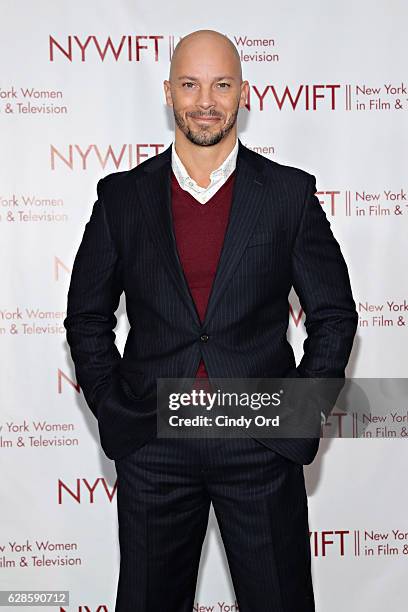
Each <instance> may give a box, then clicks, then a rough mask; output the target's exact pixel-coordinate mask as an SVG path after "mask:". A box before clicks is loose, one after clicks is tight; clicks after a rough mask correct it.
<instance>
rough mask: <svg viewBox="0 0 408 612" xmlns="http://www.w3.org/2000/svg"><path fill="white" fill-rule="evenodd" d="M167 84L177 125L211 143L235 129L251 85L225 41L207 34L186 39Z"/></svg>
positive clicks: (203, 143) (201, 142)
mask: <svg viewBox="0 0 408 612" xmlns="http://www.w3.org/2000/svg"><path fill="white" fill-rule="evenodd" d="M164 86H165V93H166V101H167V104H168V105H169V106H172V107H173V113H174V119H175V122H176V125H177V127H178V128H179V129H180V130H181V132H182V133H183V134H184V135H185V136H186V138H188V140H190V142H192V143H194V144H196V145H200V146H211V145H215V144H217V143H218V142H220V141H221V140H222V139H223V138H224V137H225V136H226V135H227V134H228V133H229V132H230V131H231V130H232V129H233V128H234V126H235V124H236V120H237V115H238V110H239V108H240V107H242V106H244V105H245V103H246V97H247V87H248V84H247V82H246V81H245V82H241V74H240V66H239V62H237V58H236V57H235V56H234V54H233V53H232V52H231V50H230V49H229V48H228V47H226V45H225V43H224V42H223V41H219V40H217V39H216V40H212V39H211V38H205V37H204V38H203V39H199V40H193V41H186V43H185V46H183V48H182V49H181V50H180V52H179V54H178V55H177V58H175V61H174V62H173V65H172V71H171V76H170V81H165V83H164ZM235 129H236V128H235Z"/></svg>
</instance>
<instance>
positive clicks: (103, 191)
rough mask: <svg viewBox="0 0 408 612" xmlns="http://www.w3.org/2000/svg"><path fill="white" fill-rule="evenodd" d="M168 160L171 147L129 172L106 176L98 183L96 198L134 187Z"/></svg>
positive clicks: (113, 173)
mask: <svg viewBox="0 0 408 612" xmlns="http://www.w3.org/2000/svg"><path fill="white" fill-rule="evenodd" d="M169 159H171V145H170V146H169V147H167V148H166V149H165V150H164V151H162V152H161V153H159V154H158V155H155V156H154V157H150V158H149V159H146V160H144V161H143V162H141V163H140V164H139V165H137V166H136V167H134V168H131V169H130V170H124V171H121V172H112V173H111V174H107V175H106V176H104V177H102V178H101V179H99V181H98V184H97V192H98V197H101V196H106V195H110V194H113V193H114V194H116V195H117V194H119V193H120V192H121V191H122V190H125V191H126V190H127V189H128V188H129V187H130V186H131V185H134V183H135V182H137V181H139V180H141V179H143V177H145V176H146V173H150V172H153V171H154V170H156V169H158V168H160V167H161V166H163V165H164V164H165V163H166V162H167V161H168V160H169Z"/></svg>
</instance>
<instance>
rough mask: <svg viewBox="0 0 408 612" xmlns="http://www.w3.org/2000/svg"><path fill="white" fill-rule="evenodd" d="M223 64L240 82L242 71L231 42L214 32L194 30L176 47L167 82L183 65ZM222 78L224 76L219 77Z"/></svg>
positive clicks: (177, 73)
mask: <svg viewBox="0 0 408 612" xmlns="http://www.w3.org/2000/svg"><path fill="white" fill-rule="evenodd" d="M207 58H208V59H210V61H211V59H213V60H214V61H215V62H221V61H223V63H225V64H226V65H227V66H228V68H229V70H230V72H231V71H232V76H233V77H234V78H237V79H238V80H239V82H241V81H242V69H241V60H240V57H239V53H238V51H237V48H236V47H235V45H234V44H233V43H232V42H231V40H230V39H229V38H228V37H227V36H225V35H224V34H221V33H220V32H216V31H215V30H196V31H195V32H191V34H187V36H184V37H183V38H182V39H181V40H180V41H179V42H178V44H177V45H176V48H175V49H174V53H173V57H172V60H171V64H170V73H169V80H170V81H172V80H173V79H174V78H175V76H176V75H178V76H179V68H180V67H181V66H183V65H185V64H190V65H191V64H192V65H195V64H199V63H200V62H201V61H207ZM220 76H224V75H220Z"/></svg>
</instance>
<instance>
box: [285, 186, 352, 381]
mask: <svg viewBox="0 0 408 612" xmlns="http://www.w3.org/2000/svg"><path fill="white" fill-rule="evenodd" d="M309 177H310V180H309V182H308V184H307V187H306V195H305V205H304V210H303V213H302V218H301V221H300V225H299V229H298V233H297V235H296V239H295V244H294V248H293V253H292V274H293V287H294V289H295V291H296V293H297V295H298V297H299V300H300V303H301V306H302V308H303V311H304V313H305V315H306V320H305V327H306V332H307V338H306V340H305V342H304V344H303V351H304V354H303V357H302V359H301V361H300V363H299V365H298V368H297V370H298V373H299V375H300V376H301V377H305V378H306V377H316V378H330V377H333V378H342V377H344V370H345V367H346V365H347V362H348V359H349V356H350V353H351V349H352V346H353V339H354V336H355V333H356V329H357V322H358V314H357V311H356V305H355V302H354V299H353V295H352V291H351V286H350V279H349V275H348V270H347V266H346V262H345V261H344V258H343V255H342V253H341V250H340V247H339V244H338V242H337V240H336V239H335V238H334V236H333V233H332V231H331V227H330V222H329V221H328V219H327V217H326V214H325V212H324V210H323V208H322V206H321V204H320V202H319V200H318V198H317V197H316V195H315V193H316V179H315V177H314V176H312V175H309Z"/></svg>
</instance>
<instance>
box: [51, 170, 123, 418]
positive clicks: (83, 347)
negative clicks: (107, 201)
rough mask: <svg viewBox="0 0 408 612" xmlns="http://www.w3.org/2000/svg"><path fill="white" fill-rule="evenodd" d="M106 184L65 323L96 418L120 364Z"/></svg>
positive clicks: (117, 284) (115, 261) (116, 268)
mask: <svg viewBox="0 0 408 612" xmlns="http://www.w3.org/2000/svg"><path fill="white" fill-rule="evenodd" d="M104 180H105V179H101V180H100V181H99V182H98V185H97V192H98V199H97V200H96V202H95V203H94V205H93V209H92V214H91V217H90V219H89V221H88V222H87V224H86V226H85V231H84V234H83V237H82V241H81V244H80V246H79V249H78V251H77V254H76V256H75V260H74V265H73V269H72V274H71V281H70V286H69V290H68V300H67V316H66V318H65V319H64V322H63V323H64V327H65V329H66V330H67V331H66V338H67V342H68V345H69V347H70V351H71V356H72V360H73V362H74V366H75V374H76V378H77V382H78V383H79V385H80V387H81V389H82V391H83V393H84V396H85V400H86V402H87V404H88V406H89V408H90V409H91V411H92V412H93V414H94V415H95V416H96V417H97V416H98V403H99V401H100V399H101V398H102V396H103V395H104V393H105V392H106V390H107V388H108V386H109V383H110V381H111V377H112V374H113V371H114V369H115V368H116V366H117V365H118V363H119V361H120V360H121V356H120V353H119V351H118V349H117V347H116V344H115V338H116V335H115V332H114V331H113V329H114V328H115V326H116V323H117V319H116V317H115V314H114V313H115V311H116V310H117V308H118V305H119V300H120V296H121V293H122V290H123V289H122V279H121V276H122V275H121V262H120V258H119V257H118V253H117V251H116V249H115V245H114V243H113V240H112V236H111V233H110V229H109V226H108V220H107V217H106V211H105V206H104V202H103V197H102V192H103V189H102V184H103V181H104Z"/></svg>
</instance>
